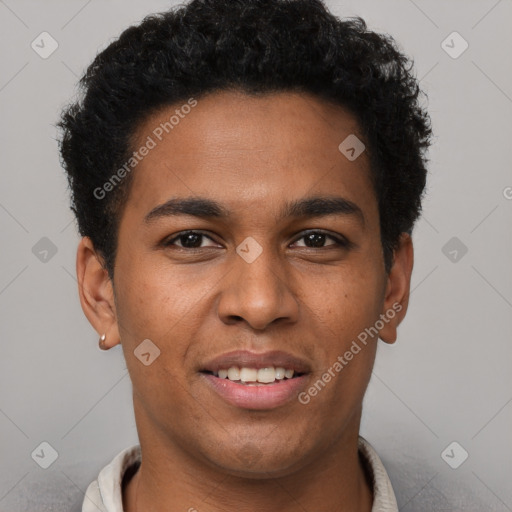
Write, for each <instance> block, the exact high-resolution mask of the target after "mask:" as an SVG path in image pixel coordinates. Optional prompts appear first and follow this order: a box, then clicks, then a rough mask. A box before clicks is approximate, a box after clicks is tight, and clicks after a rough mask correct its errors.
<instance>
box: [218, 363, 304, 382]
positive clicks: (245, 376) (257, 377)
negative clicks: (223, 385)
mask: <svg viewBox="0 0 512 512" xmlns="http://www.w3.org/2000/svg"><path fill="white" fill-rule="evenodd" d="M214 374H215V375H216V376H217V377H219V378H220V379H226V378H227V379H229V380H232V381H241V382H260V383H262V384H270V383H272V382H275V381H276V380H282V379H284V378H287V379H291V378H292V377H293V374H294V371H293V370H287V369H285V368H282V367H280V366H278V367H277V368H275V367H274V366H268V367H266V368H260V369H257V368H246V367H243V368H238V367H237V366H232V367H231V368H229V369H227V370H226V369H225V368H222V369H220V370H219V372H218V373H215V372H214Z"/></svg>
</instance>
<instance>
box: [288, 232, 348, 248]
mask: <svg viewBox="0 0 512 512" xmlns="http://www.w3.org/2000/svg"><path fill="white" fill-rule="evenodd" d="M302 239H304V245H302V246H299V247H307V248H309V249H322V248H323V247H329V246H337V247H349V246H350V242H349V241H348V240H346V239H345V238H344V237H338V236H334V235H331V234H328V233H325V232H324V231H309V232H308V233H305V234H303V235H302V236H301V237H300V238H299V239H297V240H302ZM328 240H333V241H334V243H330V244H327V245H325V243H326V241H328Z"/></svg>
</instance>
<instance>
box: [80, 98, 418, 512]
mask: <svg viewBox="0 0 512 512" xmlns="http://www.w3.org/2000/svg"><path fill="white" fill-rule="evenodd" d="M177 107H179V105H178V106H176V105H174V106H171V107H168V108H165V109H163V110H161V111H160V112H158V113H157V114H155V115H152V116H151V117H150V118H148V119H146V120H145V122H144V123H143V124H142V125H141V126H139V127H138V130H137V132H136V135H137V145H136V147H137V148H138V147H140V145H142V144H143V143H144V141H145V140H146V138H147V136H148V135H151V133H152V131H153V130H154V129H155V127H156V126H158V125H159V123H160V122H163V121H165V120H167V119H169V117H170V116H171V115H172V114H173V113H174V111H175V109H176V108H177ZM352 133H354V134H358V133H360V132H359V129H358V125H357V122H356V120H355V118H354V117H353V116H352V115H351V114H350V113H349V112H348V111H346V110H345V109H344V108H342V107H340V106H333V105H331V104H328V103H326V102H324V101H323V100H320V99H318V98H316V97H314V96H310V95H307V94H296V93H278V94H273V95H266V96H263V97H250V96H247V95H245V94H243V93H241V92H233V91H230V92H227V91H223V92H220V93H219V92H217V93H214V94H212V95H209V96H206V97H204V98H201V99H199V100H198V104H197V106H196V107H195V108H193V109H192V111H191V113H190V114H188V115H187V116H186V117H185V118H184V119H181V120H180V123H179V125H177V126H175V127H174V129H173V131H172V132H171V133H170V134H169V135H167V136H166V137H165V138H164V139H163V140H162V141H161V142H159V143H158V145H157V147H155V148H154V149H152V150H151V151H150V152H149V154H148V155H147V156H146V157H145V158H144V159H143V161H142V162H140V163H139V164H138V165H137V167H136V169H135V170H134V171H133V183H132V184H131V189H130V194H129V197H128V199H127V203H126V206H125V208H124V210H123V212H122V217H121V222H120V228H119V240H118V253H117V258H116V262H115V273H114V279H113V283H112V282H111V281H110V280H109V278H108V275H107V272H106V270H105V269H104V268H103V266H102V259H101V256H100V255H99V254H97V253H96V252H95V251H94V246H93V244H92V242H91V240H90V239H89V238H87V237H84V238H83V239H82V240H81V242H80V244H79V247H78V252H77V275H78V281H79V292H80V300H81V304H82V308H83V310H84V312H85V315H86V316H87V318H88V319H89V321H90V323H91V324H92V325H93V326H94V328H95V329H96V330H97V332H98V333H100V334H101V333H106V342H105V345H106V348H111V347H113V346H115V345H117V344H118V343H121V340H122V343H121V345H122V349H123V352H124V356H125V359H126V365H127V368H128V371H129V374H130V378H131V380H132V384H133V402H134V412H135V418H136V424H137V430H138V434H139V441H140V444H141V449H142V454H143V462H142V465H141V467H140V469H139V470H138V472H137V473H136V474H135V476H134V477H133V478H132V479H131V480H130V481H129V483H128V485H127V486H126V487H125V488H124V489H123V502H124V508H125V510H126V511H128V512H141V511H143V510H152V511H155V512H156V511H166V512H174V511H185V510H189V509H191V508H192V507H193V508H194V509H196V510H197V511H200V512H219V511H227V510H239V511H244V512H257V511H258V512H259V511H261V510H266V511H268V512H277V511H279V512H291V511H292V510H293V511H296V510H297V509H299V510H315V511H319V512H322V511H328V510H338V511H347V512H348V511H353V510H359V511H363V512H369V511H370V510H371V506H372V500H373V497H372V488H371V483H370V482H369V481H368V478H367V477H366V475H365V472H364V470H363V466H362V464H361V461H360V460H359V459H358V453H357V442H358V433H359V426H360V420H361V410H362V401H363V397H364V393H365V391H366V388H367V385H368V382H369V379H370V376H371V371H372V368H373V363H374V358H375V352H376V347H377V341H378V338H377V337H374V338H369V341H368V344H367V345H366V346H365V347H364V348H363V349H362V350H361V352H359V353H358V354H357V355H355V356H354V358H353V359H352V360H351V361H350V362H349V363H348V364H347V365H346V366H345V367H344V368H343V370H342V371H341V372H339V373H338V374H337V375H336V377H335V378H333V379H332V380H331V381H330V382H329V383H328V384H327V385H326V386H325V387H324V388H323V389H322V391H321V392H319V393H318V394H317V396H315V397H312V398H311V401H310V402H309V403H308V404H307V405H304V404H301V403H300V402H299V401H298V400H296V399H295V398H294V399H293V400H291V401H290V402H288V403H287V404H285V405H283V406H281V407H278V408H275V409H270V410H249V409H242V408H237V407H234V406H232V405H230V404H228V403H226V402H225V401H224V400H223V399H222V398H221V397H220V396H219V395H217V394H216V393H215V392H213V391H212V390H210V388H209V387H208V386H206V385H205V383H204V377H203V376H202V375H201V374H200V373H198V370H199V368H200V367H201V364H204V363H205V362H206V361H208V360H210V359H212V358H213V357H216V356H218V355H220V354H222V353H224V352H228V351H231V350H235V349H248V350H252V351H255V352H264V351H267V350H273V349H280V350H285V351H288V352H291V353H292V354H294V355H297V356H299V357H301V358H303V359H305V360H306V361H307V362H308V363H309V364H310V366H311V368H312V370H313V373H312V374H310V375H309V376H308V384H307V385H306V388H308V387H309V386H310V385H311V383H312V382H314V381H316V380H317V379H318V378H319V377H320V376H321V375H322V374H323V373H324V372H325V371H326V370H327V369H328V368H330V367H332V365H333V363H334V362H335V361H336V360H337V358H338V356H339V355H342V354H344V353H345V352H346V351H347V350H348V349H349V348H350V346H351V343H352V341H353V340H355V339H356V338H357V336H358V334H359V333H361V332H362V331H364V329H365V328H367V327H369V326H373V325H374V324H375V322H376V321H377V320H378V319H379V315H381V314H384V313H385V312H386V311H388V310H390V309H392V306H393V304H400V305H401V306H402V309H401V311H400V312H399V313H397V314H396V316H395V317H394V318H393V319H390V320H389V321H388V322H387V323H385V325H384V327H383V328H382V329H381V330H380V332H379V337H380V338H381V339H382V340H383V341H384V342H386V343H394V342H395V340H396V337H397V327H398V325H399V323H400V322H401V321H402V319H403V318H404V316H405V314H406V311H407V305H408V297H409V291H410V278H411V272H412V268H413V246H412V241H411V238H410V237H409V236H408V235H406V234H403V235H402V238H401V241H400V245H399V247H398V249H397V250H396V252H395V259H394V264H393V267H392V269H391V272H390V273H389V275H388V274H386V272H385V269H384V260H383V254H382V246H381V241H380V229H379V213H378V208H377V199H376V196H375V193H374V191H373V188H372V186H371V183H370V174H369V160H368V158H367V155H366V152H364V153H363V154H362V155H361V156H360V157H359V158H357V159H356V160H355V161H353V162H350V161H349V160H348V159H347V158H345V156H344V155H343V154H342V153H341V152H340V151H339V150H338V145H339V144H340V143H341V142H342V141H343V140H344V139H345V138H346V137H347V136H348V135H349V134H352ZM360 138H361V137H360ZM190 196H202V197H206V198H210V199H214V200H216V201H218V202H220V203H222V205H223V206H224V207H225V208H227V209H229V211H230V212H231V214H230V216H229V218H228V219H225V220H220V219H215V218H212V219H201V218H197V217H193V216H168V217H165V218H158V219H155V220H154V222H152V223H149V224H148V223H145V222H144V217H145V216H146V215H147V214H148V212H150V211H151V210H152V209H153V208H154V207H155V206H157V205H160V204H162V203H164V202H166V201H167V200H168V199H170V198H171V197H190ZM312 196H328V197H331V196H341V197H344V198H346V199H349V200H350V201H353V202H354V203H356V204H357V205H358V206H359V208H360V209H361V210H362V212H363V215H364V224H362V223H361V222H360V221H359V220H358V218H357V216H355V215H346V214H345V215H340V214H338V215H328V216H322V217H301V218H281V219H279V213H280V211H281V208H282V207H283V205H284V203H285V202H286V201H288V200H293V199H302V198H304V197H312ZM189 229H194V230H201V231H202V232H204V233H205V234H206V235H208V236H210V237H211V239H209V238H207V237H203V238H201V237H198V238H197V239H196V240H195V242H193V243H195V246H194V247H199V246H200V248H199V249H190V248H184V246H183V243H184V242H185V244H186V240H185V241H184V240H183V239H177V240H176V241H175V242H174V245H169V246H167V247H165V246H164V245H163V244H162V241H165V240H166V239H167V240H170V239H172V238H174V237H175V236H176V235H177V234H178V233H180V232H183V231H185V230H189ZM310 229H320V230H324V231H328V232H329V233H328V234H332V235H334V236H339V235H341V236H344V237H346V238H347V239H348V240H349V241H350V242H352V244H353V247H351V248H348V249H347V248H344V247H338V246H337V245H334V244H335V240H333V239H331V238H330V237H329V236H326V237H325V238H323V239H322V238H321V237H320V242H317V245H316V246H315V244H314V243H313V244H311V243H309V245H308V240H307V239H306V238H304V234H305V233H304V230H310ZM249 236H250V237H253V238H254V239H255V240H256V241H257V242H258V243H259V244H260V245H261V247H262V249H263V252H262V253H261V255H260V256H259V257H258V258H257V259H256V260H255V261H253V262H252V263H250V264H249V263H247V262H246V261H245V260H244V259H242V258H241V257H240V256H239V255H238V254H237V253H236V247H237V246H238V245H240V244H241V243H242V241H244V240H245V239H246V238H247V237H249ZM180 245H181V247H180ZM145 339H150V340H152V342H153V343H155V344H156V345H157V346H158V347H159V349H160V351H161V354H160V356H159V357H158V358H157V359H156V360H155V361H154V362H153V363H152V364H151V365H149V366H145V365H143V364H141V362H140V361H139V360H138V359H137V358H136V357H135V356H134V353H133V351H134V350H135V348H136V347H137V346H138V345H139V344H140V343H141V342H142V340H145Z"/></svg>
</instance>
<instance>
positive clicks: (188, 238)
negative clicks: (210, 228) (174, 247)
mask: <svg viewBox="0 0 512 512" xmlns="http://www.w3.org/2000/svg"><path fill="white" fill-rule="evenodd" d="M202 236H203V235H201V234H199V233H185V234H184V235H180V242H181V245H182V246H183V247H187V248H188V249H195V248H197V247H200V246H201V237H202ZM194 242H199V244H197V243H194Z"/></svg>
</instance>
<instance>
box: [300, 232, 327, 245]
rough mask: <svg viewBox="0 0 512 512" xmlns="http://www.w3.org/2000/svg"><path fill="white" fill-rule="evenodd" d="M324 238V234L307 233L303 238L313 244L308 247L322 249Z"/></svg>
mask: <svg viewBox="0 0 512 512" xmlns="http://www.w3.org/2000/svg"><path fill="white" fill-rule="evenodd" d="M325 237H326V235H325V234H324V233H309V234H307V235H306V236H305V237H304V239H305V240H307V241H308V242H312V243H313V245H312V246H310V247H322V246H323V244H324V243H325ZM306 245H307V243H306Z"/></svg>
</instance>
